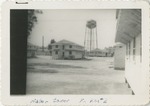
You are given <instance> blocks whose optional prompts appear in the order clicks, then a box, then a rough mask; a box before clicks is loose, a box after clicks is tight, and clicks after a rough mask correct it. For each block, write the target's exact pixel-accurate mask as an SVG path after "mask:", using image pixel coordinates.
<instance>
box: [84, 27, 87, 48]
mask: <svg viewBox="0 0 150 106" xmlns="http://www.w3.org/2000/svg"><path fill="white" fill-rule="evenodd" d="M86 31H87V27H85V37H84V49H85V48H86V45H85V44H86Z"/></svg>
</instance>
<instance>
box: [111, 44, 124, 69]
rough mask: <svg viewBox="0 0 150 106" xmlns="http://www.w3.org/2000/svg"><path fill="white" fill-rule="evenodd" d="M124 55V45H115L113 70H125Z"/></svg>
mask: <svg viewBox="0 0 150 106" xmlns="http://www.w3.org/2000/svg"><path fill="white" fill-rule="evenodd" d="M125 53H126V47H125V45H124V44H122V43H119V44H116V45H115V52H114V69H116V70H124V69H125Z"/></svg>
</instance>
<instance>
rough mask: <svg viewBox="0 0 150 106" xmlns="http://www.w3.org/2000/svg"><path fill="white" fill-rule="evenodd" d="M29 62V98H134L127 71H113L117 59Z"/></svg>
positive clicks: (46, 59) (39, 58)
mask: <svg viewBox="0 0 150 106" xmlns="http://www.w3.org/2000/svg"><path fill="white" fill-rule="evenodd" d="M91 59H92V60H52V59H51V58H50V56H39V57H37V58H30V59H28V72H27V94H131V90H130V89H129V88H128V87H127V84H126V83H125V80H124V71H121V70H120V71H118V70H114V69H113V58H110V57H97V58H95V57H93V58H91Z"/></svg>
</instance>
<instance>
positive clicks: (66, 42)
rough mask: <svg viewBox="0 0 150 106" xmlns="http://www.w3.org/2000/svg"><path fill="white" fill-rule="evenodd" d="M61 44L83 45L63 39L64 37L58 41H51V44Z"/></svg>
mask: <svg viewBox="0 0 150 106" xmlns="http://www.w3.org/2000/svg"><path fill="white" fill-rule="evenodd" d="M62 44H69V45H77V46H80V47H83V46H81V45H79V44H76V43H74V42H71V41H68V40H65V39H63V40H60V41H58V42H56V43H53V44H51V45H62Z"/></svg>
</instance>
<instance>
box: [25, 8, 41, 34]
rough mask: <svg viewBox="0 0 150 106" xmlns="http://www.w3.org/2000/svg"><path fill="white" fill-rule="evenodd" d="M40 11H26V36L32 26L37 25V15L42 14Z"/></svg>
mask: <svg viewBox="0 0 150 106" xmlns="http://www.w3.org/2000/svg"><path fill="white" fill-rule="evenodd" d="M42 13H43V12H42V11H41V10H28V30H27V31H28V36H29V35H30V34H31V31H32V28H33V27H34V24H35V23H37V21H38V20H37V14H42Z"/></svg>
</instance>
